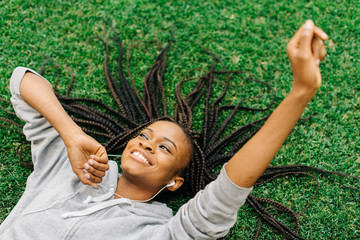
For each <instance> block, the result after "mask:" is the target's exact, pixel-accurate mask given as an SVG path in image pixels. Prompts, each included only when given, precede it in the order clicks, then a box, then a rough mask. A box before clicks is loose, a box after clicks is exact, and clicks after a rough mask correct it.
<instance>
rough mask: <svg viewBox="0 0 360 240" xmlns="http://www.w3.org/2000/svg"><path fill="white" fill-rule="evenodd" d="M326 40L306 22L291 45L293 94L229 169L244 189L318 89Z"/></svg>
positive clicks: (276, 148)
mask: <svg viewBox="0 0 360 240" xmlns="http://www.w3.org/2000/svg"><path fill="white" fill-rule="evenodd" d="M327 38H328V37H327V35H326V34H325V33H324V32H323V31H322V30H321V29H320V28H317V27H315V26H314V23H313V22H312V21H311V20H307V21H306V23H305V24H304V25H303V26H301V28H300V29H299V30H298V31H297V32H296V33H295V35H294V37H293V38H292V39H291V40H290V42H289V43H288V45H287V48H286V50H287V53H288V57H289V60H290V63H291V68H292V71H293V75H294V82H293V85H292V88H291V91H290V93H289V94H288V95H287V96H286V98H285V99H284V100H283V101H282V102H281V104H280V105H279V106H278V107H277V108H276V109H275V111H274V112H273V113H272V114H271V116H270V117H269V118H268V120H267V121H266V123H265V124H264V126H263V127H262V128H261V129H260V130H259V131H258V132H257V133H256V135H254V136H253V137H252V138H251V139H250V140H249V141H248V142H247V143H246V144H245V145H244V146H243V147H242V148H241V149H240V150H239V151H238V152H237V153H236V154H235V155H234V156H233V157H232V158H231V159H230V161H229V162H228V164H227V165H226V172H227V174H228V176H229V178H230V179H231V180H232V181H233V182H234V183H235V184H237V185H239V186H241V187H251V186H253V185H254V183H255V182H256V181H257V179H258V178H259V177H260V176H261V175H262V173H263V172H264V171H265V169H266V168H267V166H268V165H269V164H270V162H271V161H272V159H273V158H274V156H275V154H276V153H277V152H278V150H279V149H280V147H281V145H282V144H283V143H284V141H285V139H286V138H287V136H288V135H289V133H290V132H291V130H292V129H293V127H294V126H295V124H296V122H297V121H298V119H299V118H300V116H301V114H302V112H303V111H304V109H305V107H306V106H307V104H308V102H309V101H310V100H311V99H312V98H313V96H314V95H315V93H316V92H317V90H318V89H319V87H320V85H321V75H320V69H319V64H320V61H321V60H322V59H323V58H324V57H325V48H324V44H323V42H322V40H326V39H327Z"/></svg>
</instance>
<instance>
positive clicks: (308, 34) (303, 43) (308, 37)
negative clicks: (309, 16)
mask: <svg viewBox="0 0 360 240" xmlns="http://www.w3.org/2000/svg"><path fill="white" fill-rule="evenodd" d="M313 36H314V22H313V21H312V20H306V22H305V24H304V25H303V30H302V32H301V35H300V41H299V50H300V53H301V54H302V55H303V56H309V55H310V54H311V42H312V39H313Z"/></svg>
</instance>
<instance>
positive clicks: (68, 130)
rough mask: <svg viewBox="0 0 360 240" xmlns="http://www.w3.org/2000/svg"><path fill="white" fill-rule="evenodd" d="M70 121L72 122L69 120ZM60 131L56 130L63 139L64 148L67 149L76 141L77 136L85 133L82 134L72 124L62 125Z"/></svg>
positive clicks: (80, 130) (77, 127)
mask: <svg viewBox="0 0 360 240" xmlns="http://www.w3.org/2000/svg"><path fill="white" fill-rule="evenodd" d="M71 121H72V120H71ZM61 129H62V130H60V131H59V130H58V132H59V134H60V136H61V138H62V139H63V141H64V143H65V146H67V147H69V146H71V145H72V143H73V142H74V141H76V140H75V139H76V138H77V137H78V136H79V135H84V134H85V133H84V132H83V130H82V129H81V128H80V127H79V126H78V125H76V123H74V122H72V123H69V124H66V125H63V126H62V127H61Z"/></svg>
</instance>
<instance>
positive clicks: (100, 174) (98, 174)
mask: <svg viewBox="0 0 360 240" xmlns="http://www.w3.org/2000/svg"><path fill="white" fill-rule="evenodd" d="M84 168H85V169H86V171H88V172H89V173H91V174H93V175H94V176H96V177H100V178H102V177H104V176H105V171H100V170H97V169H95V168H93V167H92V166H90V165H89V164H88V163H85V164H84Z"/></svg>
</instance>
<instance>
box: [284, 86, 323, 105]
mask: <svg viewBox="0 0 360 240" xmlns="http://www.w3.org/2000/svg"><path fill="white" fill-rule="evenodd" d="M317 90H318V89H315V88H312V89H310V88H300V87H297V86H296V85H293V86H292V88H291V90H290V93H289V95H291V96H292V97H294V98H296V99H297V100H298V101H300V102H303V103H306V104H307V103H308V102H309V101H310V100H311V99H312V98H313V97H314V96H315V94H316V92H317Z"/></svg>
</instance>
